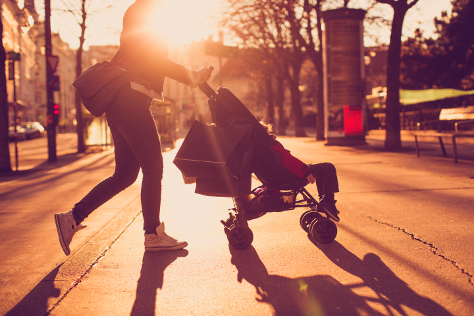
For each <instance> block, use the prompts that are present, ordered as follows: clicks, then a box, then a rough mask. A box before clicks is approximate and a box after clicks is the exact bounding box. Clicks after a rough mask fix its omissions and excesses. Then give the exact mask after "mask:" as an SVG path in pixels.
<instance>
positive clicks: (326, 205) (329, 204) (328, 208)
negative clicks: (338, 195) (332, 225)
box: [318, 198, 340, 222]
mask: <svg viewBox="0 0 474 316" xmlns="http://www.w3.org/2000/svg"><path fill="white" fill-rule="evenodd" d="M318 206H319V207H321V208H322V209H323V211H324V212H325V213H326V214H327V216H329V217H330V218H331V219H332V220H334V221H336V222H339V221H340V219H339V216H337V214H339V211H338V210H337V208H336V201H334V200H333V201H328V200H325V199H324V198H323V199H322V200H321V201H319V205H318Z"/></svg>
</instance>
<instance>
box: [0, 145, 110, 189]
mask: <svg viewBox="0 0 474 316" xmlns="http://www.w3.org/2000/svg"><path fill="white" fill-rule="evenodd" d="M105 150H108V149H103V148H102V147H98V146H97V147H94V146H92V147H88V148H87V150H86V152H85V153H68V154H63V155H58V156H57V161H54V162H49V161H48V160H41V161H38V162H37V163H33V164H32V167H31V168H29V169H23V170H18V171H15V170H12V171H7V172H0V183H2V182H8V181H12V180H16V179H20V178H23V177H25V176H29V175H31V174H34V173H37V172H39V171H45V170H53V169H58V168H61V167H64V166H67V165H70V164H73V163H74V162H76V161H78V160H80V159H82V158H84V157H86V156H88V155H91V154H96V153H100V152H103V151H105ZM33 160H34V159H33ZM12 169H14V166H12Z"/></svg>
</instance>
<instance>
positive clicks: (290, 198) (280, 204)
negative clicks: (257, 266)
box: [174, 83, 337, 249]
mask: <svg viewBox="0 0 474 316" xmlns="http://www.w3.org/2000/svg"><path fill="white" fill-rule="evenodd" d="M199 88H200V89H201V91H202V92H203V93H204V94H205V95H206V96H207V97H208V98H209V101H208V103H209V107H210V110H211V115H212V119H213V122H214V123H213V124H211V126H206V125H204V124H202V123H200V122H198V121H195V122H194V124H193V126H192V127H191V129H190V131H189V132H188V135H187V136H186V138H185V140H184V141H183V144H182V146H181V148H180V149H179V151H178V153H177V154H176V157H175V159H174V164H175V165H176V166H177V167H178V169H180V171H181V172H182V174H183V178H184V180H185V183H196V193H199V194H203V195H208V196H224V197H231V198H233V201H234V208H232V209H231V212H230V213H229V218H227V219H226V220H223V221H221V223H222V224H223V225H224V232H225V234H226V236H227V239H228V241H229V244H230V245H231V246H232V247H233V248H235V249H246V248H248V247H249V246H250V245H251V244H252V241H253V233H252V230H251V229H250V228H249V226H248V221H249V220H252V219H255V218H258V217H261V216H263V215H264V214H266V213H267V212H282V211H287V210H294V209H295V208H297V207H303V208H309V210H307V211H305V212H304V213H303V214H302V215H301V218H300V225H301V227H302V228H303V230H304V231H305V232H306V233H308V234H310V235H311V236H312V237H313V238H314V239H315V240H316V241H317V242H319V243H330V242H331V241H333V240H334V239H335V238H336V235H337V227H336V224H335V223H334V222H333V221H332V220H331V219H330V218H328V217H327V216H326V214H325V212H323V211H322V210H321V209H320V208H319V207H318V202H317V201H316V200H315V199H314V198H313V197H312V196H311V194H310V193H309V192H308V191H307V190H306V189H305V186H306V184H307V183H306V179H301V178H298V177H296V176H295V175H293V174H291V173H290V172H288V171H287V170H286V169H285V168H284V167H283V165H282V164H281V162H280V161H281V156H280V155H279V154H277V153H275V152H273V151H272V150H271V149H270V146H271V145H272V144H273V143H274V142H275V140H274V139H273V138H272V137H271V136H270V135H269V134H268V132H267V130H266V128H265V127H264V126H262V125H261V124H260V122H259V121H258V120H257V119H256V118H255V117H254V116H253V115H252V113H251V112H250V111H249V110H248V109H247V107H246V106H245V105H244V104H243V103H242V102H241V101H240V100H239V99H238V98H237V97H235V96H234V94H232V92H230V91H229V90H228V89H227V88H224V87H220V88H218V89H217V91H214V90H213V89H212V88H211V87H210V86H209V85H208V84H207V83H204V84H201V85H199ZM252 174H253V175H255V177H256V178H257V179H258V180H259V181H260V182H261V185H260V186H258V187H256V188H254V189H251V175H252Z"/></svg>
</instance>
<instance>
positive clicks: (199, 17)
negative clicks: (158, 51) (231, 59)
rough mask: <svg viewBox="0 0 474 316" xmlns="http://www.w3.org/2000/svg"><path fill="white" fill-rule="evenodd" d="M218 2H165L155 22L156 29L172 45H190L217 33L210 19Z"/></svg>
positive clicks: (161, 5)
mask: <svg viewBox="0 0 474 316" xmlns="http://www.w3.org/2000/svg"><path fill="white" fill-rule="evenodd" d="M213 2H214V3H217V1H195V0H180V1H176V0H163V1H162V3H161V4H160V6H159V9H158V11H159V12H157V18H156V20H155V21H154V25H155V27H156V29H157V30H158V31H159V32H160V33H161V35H163V36H165V37H166V39H167V40H168V43H169V44H170V45H173V44H188V43H191V42H192V41H199V40H201V39H205V38H207V37H208V36H209V35H212V34H213V33H217V31H216V28H215V27H213V23H212V19H211V18H210V17H209V12H208V11H209V9H210V8H211V5H212V3H213Z"/></svg>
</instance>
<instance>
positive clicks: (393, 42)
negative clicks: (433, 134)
mask: <svg viewBox="0 0 474 316" xmlns="http://www.w3.org/2000/svg"><path fill="white" fill-rule="evenodd" d="M393 9H394V15H393V22H392V32H391V34H390V45H389V48H388V61H387V100H386V108H385V115H386V124H385V144H384V147H385V149H386V150H390V151H394V150H400V149H401V148H402V142H401V137H400V50H401V36H402V26H403V19H404V16H405V13H406V11H405V10H404V9H401V8H400V7H398V8H397V7H396V6H395V7H394V8H393Z"/></svg>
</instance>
